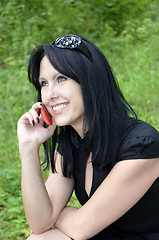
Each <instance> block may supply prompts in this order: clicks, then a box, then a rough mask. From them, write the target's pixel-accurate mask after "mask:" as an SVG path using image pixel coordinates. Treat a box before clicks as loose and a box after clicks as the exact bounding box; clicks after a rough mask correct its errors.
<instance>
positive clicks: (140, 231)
mask: <svg viewBox="0 0 159 240" xmlns="http://www.w3.org/2000/svg"><path fill="white" fill-rule="evenodd" d="M84 141H85V139H83V140H81V139H80V141H77V137H76V139H75V138H72V144H73V154H74V156H75V162H74V172H73V177H74V180H75V193H76V196H77V199H78V201H79V202H80V204H81V205H84V204H85V203H86V202H87V201H88V200H89V198H90V197H91V196H92V195H93V193H94V192H95V191H96V189H97V188H98V187H99V185H100V184H101V183H102V182H103V180H104V179H105V178H106V177H107V175H108V174H109V172H110V171H111V169H105V170H100V171H99V170H96V169H95V168H93V180H92V187H91V191H90V196H88V195H87V193H86V191H85V168H86V163H87V159H88V156H89V153H88V152H87V151H86V150H84V148H83V147H82V145H83V144H84ZM79 142H80V144H79ZM158 157H159V133H158V132H157V130H156V129H154V128H153V127H152V126H151V125H149V124H147V123H145V122H143V121H139V120H138V121H137V125H136V126H135V127H134V128H133V129H131V131H130V132H128V133H127V134H125V138H124V139H123V140H122V142H121V148H120V151H119V155H118V159H116V163H117V162H119V161H123V160H129V159H134V160H135V159H136V160H137V159H150V161H151V159H152V158H158ZM105 214H107V213H105ZM91 239H92V240H93V239H94V240H98V239H99V240H118V239H124V240H141V239H145V240H159V178H158V179H157V180H156V181H155V182H154V183H153V184H152V186H151V187H150V189H149V190H148V191H147V192H146V194H145V195H144V196H143V197H142V198H141V199H140V200H139V201H138V202H137V203H136V204H135V206H133V207H132V208H131V209H130V210H129V211H128V212H127V213H126V214H124V215H123V216H122V217H121V218H120V219H118V220H117V221H115V222H114V223H112V224H111V225H110V226H108V227H107V228H105V229H104V230H103V231H102V232H100V233H99V234H97V235H96V236H94V237H93V238H91Z"/></svg>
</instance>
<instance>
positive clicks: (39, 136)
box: [17, 102, 56, 148]
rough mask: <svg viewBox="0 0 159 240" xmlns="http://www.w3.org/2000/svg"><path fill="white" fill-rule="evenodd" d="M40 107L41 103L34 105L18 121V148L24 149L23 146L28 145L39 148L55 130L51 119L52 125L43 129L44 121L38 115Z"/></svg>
mask: <svg viewBox="0 0 159 240" xmlns="http://www.w3.org/2000/svg"><path fill="white" fill-rule="evenodd" d="M42 107H43V104H42V103H40V102H38V103H35V104H34V105H33V106H32V108H31V109H30V110H29V111H28V112H27V113H25V114H24V115H22V117H21V118H20V119H19V121H18V128H17V135H18V140H19V146H20V145H22V146H23V147H24V145H26V144H28V145H31V146H32V147H38V148H39V147H40V145H41V144H42V143H43V142H45V141H46V140H47V139H49V138H50V137H51V136H52V135H53V133H54V131H55V129H56V124H55V121H54V119H52V124H51V125H50V126H49V127H48V128H44V126H43V125H44V120H43V119H42V117H41V116H39V115H38V112H39V109H41V108H42Z"/></svg>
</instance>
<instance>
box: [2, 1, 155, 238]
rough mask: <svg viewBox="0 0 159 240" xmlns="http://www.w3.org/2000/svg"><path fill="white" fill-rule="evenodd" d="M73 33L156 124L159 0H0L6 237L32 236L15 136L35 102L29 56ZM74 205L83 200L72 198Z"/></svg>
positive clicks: (141, 113) (142, 113) (140, 112)
mask: <svg viewBox="0 0 159 240" xmlns="http://www.w3.org/2000/svg"><path fill="white" fill-rule="evenodd" d="M68 33H74V34H79V35H82V36H84V37H86V38H88V39H89V40H91V41H93V42H94V43H95V44H97V46H99V47H100V49H101V50H102V51H103V52H104V53H105V55H106V56H107V58H108V61H109V62H110V64H111V66H112V67H113V69H114V72H115V75H116V78H117V80H118V81H119V85H120V87H121V89H122V91H123V93H124V95H125V97H126V99H127V100H128V102H129V103H130V104H131V105H132V106H133V107H134V109H135V110H136V112H137V113H138V115H139V118H140V119H142V120H145V121H147V122H149V123H150V124H152V125H153V126H155V127H156V128H157V129H159V119H158V116H159V95H158V90H159V81H158V78H159V71H158V66H159V54H158V53H159V44H158V43H159V1H158V0H140V1H138V0H122V1H121V0H98V1H97V0H87V1H86V0H76V1H75V0H34V1H32V0H0V81H1V88H0V96H1V107H0V122H1V124H0V139H1V141H0V219H1V226H0V239H1V240H8V239H12V240H14V239H16V240H20V239H24V238H26V237H27V235H28V234H29V228H28V226H27V223H26V220H25V216H24V210H23V205H22V199H21V188H20V181H21V179H20V177H21V176H20V175H21V166H20V158H19V153H18V142H17V136H16V123H17V121H18V119H19V117H20V116H21V115H22V114H23V113H24V112H25V111H27V110H28V109H30V107H31V106H32V104H33V103H34V102H35V101H36V93H35V90H34V89H33V87H32V86H31V85H30V84H29V82H28V80H27V63H28V58H29V54H30V52H31V50H32V49H33V48H34V46H36V45H38V44H40V43H44V42H46V43H50V42H52V41H53V40H54V39H55V38H56V37H58V36H61V35H64V34H68ZM41 152H42V151H41ZM41 154H42V153H41ZM46 177H47V172H45V173H44V178H46ZM69 204H73V205H76V206H77V205H78V202H77V201H76V198H75V195H73V197H72V199H71V201H70V203H69Z"/></svg>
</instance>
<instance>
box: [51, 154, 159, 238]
mask: <svg viewBox="0 0 159 240" xmlns="http://www.w3.org/2000/svg"><path fill="white" fill-rule="evenodd" d="M158 177H159V159H158V158H156V159H138V160H127V161H121V162H119V163H117V164H116V165H115V166H114V168H113V169H112V171H111V172H110V174H109V175H108V176H107V178H106V179H105V180H104V181H103V183H102V184H101V185H100V186H99V188H98V189H97V190H96V192H95V193H94V194H93V196H92V197H91V198H90V200H88V202H87V203H86V204H85V205H84V206H82V207H81V208H80V209H76V208H72V207H67V208H65V209H64V210H63V212H62V213H61V215H60V218H59V219H58V221H57V222H56V225H55V226H56V227H57V228H59V229H60V230H61V231H63V232H64V233H65V234H67V235H68V236H71V237H72V238H74V239H75V240H85V239H88V238H91V237H92V236H94V235H96V234H97V233H99V232H100V231H102V230H103V229H104V228H106V227H107V226H109V225H110V224H111V223H113V222H114V221H116V220H117V219H119V218H120V217H121V216H122V215H124V214H125V213H126V212H127V211H128V210H129V209H130V208H131V207H133V206H134V205H135V204H136V202H137V201H138V200H139V199H141V197H142V196H143V195H144V194H145V193H146V191H147V190H148V189H149V188H150V186H151V185H152V183H153V182H154V181H155V180H156V179H157V178H158ZM81 229H82V230H81Z"/></svg>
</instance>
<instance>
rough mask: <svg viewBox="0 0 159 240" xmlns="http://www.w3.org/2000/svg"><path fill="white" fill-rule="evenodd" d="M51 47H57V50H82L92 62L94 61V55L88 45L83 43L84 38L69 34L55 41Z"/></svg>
mask: <svg viewBox="0 0 159 240" xmlns="http://www.w3.org/2000/svg"><path fill="white" fill-rule="evenodd" d="M51 45H55V46H56V47H57V48H68V49H78V50H80V51H81V52H82V53H83V54H84V55H85V56H86V57H87V58H88V59H89V60H90V61H92V54H91V52H90V50H89V48H88V47H87V46H86V44H85V43H84V42H83V41H82V38H81V37H79V36H77V35H73V34H68V35H64V36H62V37H59V38H57V39H56V40H54V41H53V42H52V43H51V44H50V46H51Z"/></svg>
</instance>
